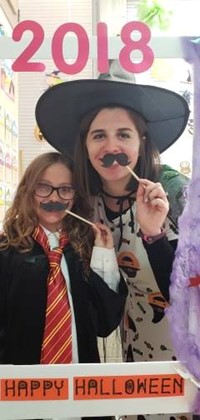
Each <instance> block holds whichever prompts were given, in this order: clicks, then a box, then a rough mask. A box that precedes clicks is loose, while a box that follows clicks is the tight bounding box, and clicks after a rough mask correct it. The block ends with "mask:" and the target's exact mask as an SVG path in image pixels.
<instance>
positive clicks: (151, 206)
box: [136, 179, 169, 236]
mask: <svg viewBox="0 0 200 420" xmlns="http://www.w3.org/2000/svg"><path fill="white" fill-rule="evenodd" d="M168 211H169V202H168V199H167V195H166V193H165V191H164V189H163V187H162V185H161V184H160V182H156V183H154V182H151V181H148V180H147V179H140V183H139V187H138V190H137V194H136V218H137V221H138V223H139V225H140V229H141V231H142V233H144V234H145V235H149V236H155V235H157V234H159V233H160V232H161V228H162V227H163V224H164V221H165V219H166V216H167V213H168Z"/></svg>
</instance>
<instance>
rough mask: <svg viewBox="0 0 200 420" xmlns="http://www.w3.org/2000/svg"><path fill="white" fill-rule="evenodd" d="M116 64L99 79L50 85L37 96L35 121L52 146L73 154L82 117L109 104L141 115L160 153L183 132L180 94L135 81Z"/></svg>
mask: <svg viewBox="0 0 200 420" xmlns="http://www.w3.org/2000/svg"><path fill="white" fill-rule="evenodd" d="M115 63H116V62H114V64H115ZM115 67H116V65H114V66H112V67H111V69H110V72H109V73H108V74H107V75H103V76H100V77H99V79H98V80H93V79H92V80H91V79H82V80H74V81H70V82H63V83H61V84H59V85H56V86H53V87H52V88H50V89H48V90H47V91H46V92H44V93H43V95H42V96H41V97H40V98H39V100H38V103H37V105H36V120H37V124H38V126H39V128H40V130H41V132H42V134H43V136H44V138H45V139H46V140H47V142H48V143H50V144H51V145H52V146H53V147H54V148H55V149H57V150H58V151H60V152H65V153H66V152H67V153H70V154H73V152H74V149H75V144H76V141H77V139H78V134H79V127H80V123H81V120H82V118H83V117H84V116H85V115H86V114H88V113H89V112H91V111H93V110H95V109H97V108H104V107H107V106H112V105H114V106H117V107H125V108H128V109H131V110H134V111H136V112H138V113H139V114H141V115H142V116H143V118H144V119H145V121H146V122H147V127H148V133H149V136H150V138H151V140H152V142H153V143H154V144H155V146H156V147H157V148H158V150H159V151H160V152H163V151H164V150H166V149H167V148H168V147H169V146H171V145H172V144H173V143H174V142H175V141H176V140H177V139H178V138H179V137H180V135H181V134H182V133H183V131H184V129H185V126H186V124H187V121H188V116H189V108H188V104H187V102H186V100H185V99H184V98H183V97H182V96H181V95H179V94H177V93H175V92H173V91H171V90H167V89H163V88H160V87H156V86H150V85H138V84H135V80H134V75H133V74H132V73H129V72H126V71H124V70H123V69H120V70H119V72H118V73H117V70H116V68H115ZM113 69H114V71H113ZM118 69H119V66H118ZM112 71H113V74H112ZM115 72H116V74H114V73H115ZM116 78H117V81H116ZM119 80H121V81H119Z"/></svg>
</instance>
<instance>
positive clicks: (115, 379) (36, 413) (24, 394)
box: [0, 36, 198, 420]
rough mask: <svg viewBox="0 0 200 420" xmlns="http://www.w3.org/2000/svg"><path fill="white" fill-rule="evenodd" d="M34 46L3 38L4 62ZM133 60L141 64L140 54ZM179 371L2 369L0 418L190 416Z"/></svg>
mask: <svg viewBox="0 0 200 420" xmlns="http://www.w3.org/2000/svg"><path fill="white" fill-rule="evenodd" d="M189 38H190V39H192V38H197V37H196V36H194V37H189ZM29 42H30V39H29V37H26V38H24V39H22V40H21V41H20V42H18V43H16V42H14V41H13V40H12V39H11V38H8V37H0V59H4V58H10V59H16V58H17V57H18V56H19V55H20V54H21V52H22V51H23V50H24V49H25V48H26V46H27V45H28V44H29ZM51 42H52V40H51V38H46V39H45V40H44V42H43V44H42V46H41V47H40V49H39V50H38V52H37V53H36V54H35V55H34V60H38V59H48V58H51ZM181 42H182V39H181V37H154V38H152V39H151V40H150V42H149V46H150V47H151V48H152V50H153V52H154V56H155V58H184V57H183V51H182V48H181ZM96 44H97V40H96V37H90V53H89V58H96V56H97V48H96ZM108 46H109V58H118V57H119V52H120V49H121V48H122V46H123V44H122V41H121V40H120V39H119V37H110V38H109V43H108ZM77 48H78V47H77V42H76V39H75V37H71V38H70V39H68V42H67V46H66V45H64V50H63V53H64V57H65V58H66V59H67V58H74V57H76V55H77ZM134 54H135V57H136V58H137V52H135V53H134ZM179 369H181V365H180V364H179V362H171V361H169V362H168V361H166V362H143V363H115V364H114V363H111V364H110V363H108V364H104V363H102V364H91V365H87V364H72V365H34V366H13V365H0V418H1V420H7V419H10V420H12V419H16V418H17V419H32V418H49V417H50V418H52V417H66V416H70V417H78V416H79V417H80V416H81V417H82V416H88V417H90V416H96V415H98V416H106V415H120V414H123V415H128V414H129V415H131V414H132V415H133V414H144V413H148V414H156V413H186V412H190V409H191V402H192V400H193V398H194V397H195V394H196V392H197V389H198V388H197V386H198V384H196V385H197V386H196V385H195V384H194V381H193V380H191V378H189V379H184V378H182V377H181V376H179V374H178V372H179ZM183 376H184V375H183ZM56 381H57V382H56ZM67 389H68V390H67ZM83 389H84V391H83ZM59 393H60V395H59ZM83 393H84V395H83ZM158 394H159V396H158ZM67 395H68V396H67ZM61 397H62V398H61ZM77 398H78V399H77Z"/></svg>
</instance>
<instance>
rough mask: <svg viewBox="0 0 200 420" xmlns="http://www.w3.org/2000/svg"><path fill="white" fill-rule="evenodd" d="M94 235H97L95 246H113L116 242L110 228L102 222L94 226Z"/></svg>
mask: <svg viewBox="0 0 200 420" xmlns="http://www.w3.org/2000/svg"><path fill="white" fill-rule="evenodd" d="M93 230H94V235H95V241H94V245H95V246H100V247H102V248H108V249H110V248H113V247H114V242H113V237H112V233H111V231H110V228H109V227H108V226H106V225H104V224H102V223H95V225H94V226H93Z"/></svg>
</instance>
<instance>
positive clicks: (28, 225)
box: [0, 152, 94, 261]
mask: <svg viewBox="0 0 200 420" xmlns="http://www.w3.org/2000/svg"><path fill="white" fill-rule="evenodd" d="M55 163H61V164H63V165H64V166H66V168H68V169H69V170H70V171H71V172H72V174H73V162H72V160H71V159H70V158H69V157H67V156H64V155H62V154H60V153H57V152H49V153H44V154H42V155H39V156H38V157H37V158H36V159H34V160H33V161H32V162H31V163H30V165H29V166H28V168H27V169H26V171H25V173H24V175H23V176H22V179H21V181H20V183H19V185H18V188H17V191H16V194H15V197H14V200H13V203H12V205H11V207H10V208H9V209H8V210H7V212H6V215H5V219H4V223H3V239H2V240H1V243H0V248H1V249H6V248H8V247H9V246H13V247H15V248H17V249H18V250H19V251H21V252H25V251H29V250H31V248H32V246H33V239H32V234H33V231H34V229H35V228H36V226H37V225H38V223H39V220H38V217H37V214H36V211H35V201H34V187H35V185H36V183H37V182H38V181H39V179H40V178H41V176H42V174H43V173H44V171H45V170H46V169H47V168H48V167H49V166H51V165H53V164H55ZM73 211H74V212H76V213H78V214H80V215H81V216H83V217H85V218H87V219H88V218H90V216H91V207H90V205H89V203H88V201H87V197H86V196H85V197H84V199H83V198H80V197H79V195H78V194H76V196H75V201H74V206H73ZM63 228H64V229H65V230H66V231H67V234H68V236H69V241H70V243H71V245H72V246H73V248H74V249H75V251H76V252H77V253H78V254H79V255H80V257H81V258H82V259H83V260H84V261H86V260H87V261H88V260H89V259H90V256H91V250H92V246H93V242H94V235H93V231H92V229H91V227H90V226H88V225H87V224H86V223H83V222H81V221H80V220H77V219H76V218H74V217H72V216H70V215H66V217H65V218H64V220H63Z"/></svg>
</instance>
